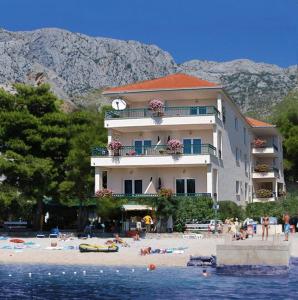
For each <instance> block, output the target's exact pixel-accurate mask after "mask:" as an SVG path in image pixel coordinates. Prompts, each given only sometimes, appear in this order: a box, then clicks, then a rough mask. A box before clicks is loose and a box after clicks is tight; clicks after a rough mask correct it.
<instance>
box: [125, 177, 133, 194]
mask: <svg viewBox="0 0 298 300" xmlns="http://www.w3.org/2000/svg"><path fill="white" fill-rule="evenodd" d="M124 194H125V195H132V180H124Z"/></svg>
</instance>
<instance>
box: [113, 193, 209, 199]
mask: <svg viewBox="0 0 298 300" xmlns="http://www.w3.org/2000/svg"><path fill="white" fill-rule="evenodd" d="M113 197H116V198H122V197H123V198H124V197H125V198H152V197H159V195H158V194H113ZM172 197H175V198H176V197H177V198H178V197H209V198H211V194H210V193H185V194H172Z"/></svg>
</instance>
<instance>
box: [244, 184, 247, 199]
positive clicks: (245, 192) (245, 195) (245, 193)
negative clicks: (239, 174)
mask: <svg viewBox="0 0 298 300" xmlns="http://www.w3.org/2000/svg"><path fill="white" fill-rule="evenodd" d="M247 193H248V184H247V183H246V182H245V186H244V197H245V198H244V199H245V201H247Z"/></svg>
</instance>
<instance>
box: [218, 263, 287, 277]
mask: <svg viewBox="0 0 298 300" xmlns="http://www.w3.org/2000/svg"><path fill="white" fill-rule="evenodd" d="M288 272H289V267H287V266H261V265H260V266H243V265H241V266H236V265H234V266H220V267H216V273H217V274H220V275H234V276H247V275H270V276H276V275H286V274H288Z"/></svg>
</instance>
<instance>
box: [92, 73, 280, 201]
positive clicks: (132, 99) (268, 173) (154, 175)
mask: <svg viewBox="0 0 298 300" xmlns="http://www.w3.org/2000/svg"><path fill="white" fill-rule="evenodd" d="M104 95H105V96H107V97H109V98H110V99H111V100H113V99H116V98H118V99H119V98H120V99H123V100H124V101H125V102H126V104H127V107H126V108H125V109H124V110H114V111H112V112H107V114H106V118H105V127H106V128H107V129H108V144H109V143H111V142H112V141H119V142H120V143H121V145H122V147H121V149H119V150H115V151H113V150H110V149H109V147H107V148H99V147H97V148H94V149H93V151H92V157H91V165H92V166H94V167H95V191H98V190H100V189H102V188H108V189H110V190H112V192H113V194H115V196H117V195H123V194H126V195H127V196H135V195H138V194H147V195H149V194H156V193H158V191H159V189H160V188H168V189H171V190H172V191H173V193H174V194H177V195H183V194H185V195H194V194H203V195H209V196H211V197H213V198H214V199H217V200H219V201H220V200H232V201H235V202H236V203H239V204H245V203H248V202H255V201H272V200H275V199H277V198H278V197H279V196H280V195H281V193H282V191H284V190H285V184H284V176H283V165H282V157H283V155H282V139H281V136H280V134H279V133H278V131H277V129H276V128H275V126H274V125H271V124H267V123H264V122H261V121H258V120H255V119H251V118H246V117H244V116H243V115H242V114H241V112H240V110H239V108H238V107H237V105H236V104H235V103H234V102H233V101H232V99H231V98H230V97H229V95H228V94H227V93H226V92H225V90H224V89H223V87H222V86H220V85H217V84H214V83H211V82H208V81H204V80H201V79H198V78H197V77H193V76H189V75H185V74H174V75H169V76H166V77H162V78H157V79H154V80H148V81H143V82H139V83H135V84H130V85H125V86H120V87H116V88H110V89H108V90H106V91H105V92H104ZM152 99H159V100H161V102H162V103H163V107H162V108H160V109H158V110H155V111H154V110H152V109H150V108H149V106H148V105H149V102H150V101H151V100H152ZM159 104H160V101H159ZM172 139H178V140H179V141H180V142H181V144H182V147H181V148H180V149H179V147H178V149H176V150H175V151H174V150H173V149H171V148H170V147H169V145H168V141H169V140H172Z"/></svg>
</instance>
